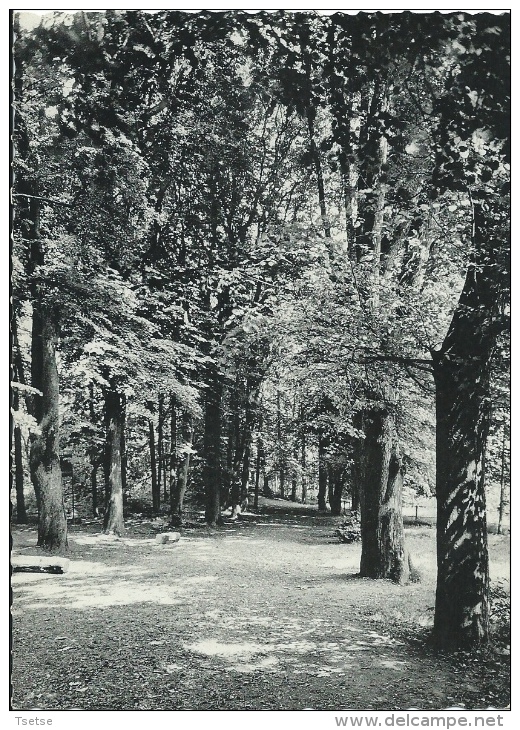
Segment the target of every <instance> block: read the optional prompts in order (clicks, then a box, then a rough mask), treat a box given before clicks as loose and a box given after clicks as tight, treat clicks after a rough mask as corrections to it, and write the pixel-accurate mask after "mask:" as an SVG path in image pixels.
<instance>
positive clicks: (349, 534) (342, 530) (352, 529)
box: [336, 512, 361, 543]
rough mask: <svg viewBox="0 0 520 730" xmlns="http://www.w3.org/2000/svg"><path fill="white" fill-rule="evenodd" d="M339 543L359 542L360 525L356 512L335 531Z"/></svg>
mask: <svg viewBox="0 0 520 730" xmlns="http://www.w3.org/2000/svg"><path fill="white" fill-rule="evenodd" d="M336 536H337V537H339V540H340V542H346V543H351V542H359V541H360V540H361V523H360V521H359V515H358V513H357V512H352V514H351V515H350V517H347V518H346V519H345V520H344V522H342V523H341V525H339V527H338V529H337V530H336Z"/></svg>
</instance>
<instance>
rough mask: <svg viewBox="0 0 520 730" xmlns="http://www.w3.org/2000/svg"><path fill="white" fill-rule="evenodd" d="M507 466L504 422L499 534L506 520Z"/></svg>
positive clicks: (504, 425) (504, 426)
mask: <svg viewBox="0 0 520 730" xmlns="http://www.w3.org/2000/svg"><path fill="white" fill-rule="evenodd" d="M505 466H506V424H505V422H504V424H503V426H502V453H501V459H500V501H499V503H498V526H497V534H498V535H501V534H502V523H503V520H504V508H505V506H506V480H505Z"/></svg>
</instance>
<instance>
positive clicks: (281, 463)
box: [276, 390, 285, 499]
mask: <svg viewBox="0 0 520 730" xmlns="http://www.w3.org/2000/svg"><path fill="white" fill-rule="evenodd" d="M276 435H277V439H278V470H279V474H280V497H281V498H282V499H285V444H284V440H283V437H282V411H281V394H280V391H279V390H277V391H276Z"/></svg>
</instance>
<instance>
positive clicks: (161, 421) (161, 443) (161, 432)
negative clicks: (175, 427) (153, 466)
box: [157, 393, 165, 512]
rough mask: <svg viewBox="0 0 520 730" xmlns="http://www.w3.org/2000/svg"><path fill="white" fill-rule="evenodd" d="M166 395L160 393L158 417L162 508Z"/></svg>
mask: <svg viewBox="0 0 520 730" xmlns="http://www.w3.org/2000/svg"><path fill="white" fill-rule="evenodd" d="M164 467H165V464H164V395H163V394H162V393H159V415H158V419H157V489H158V492H159V507H158V509H157V512H160V510H161V487H162V483H163V474H164Z"/></svg>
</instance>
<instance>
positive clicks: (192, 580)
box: [12, 501, 509, 710]
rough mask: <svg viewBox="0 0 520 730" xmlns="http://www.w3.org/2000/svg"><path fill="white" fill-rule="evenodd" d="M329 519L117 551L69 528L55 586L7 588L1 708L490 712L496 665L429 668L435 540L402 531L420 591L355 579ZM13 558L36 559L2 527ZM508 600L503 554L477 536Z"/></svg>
mask: <svg viewBox="0 0 520 730" xmlns="http://www.w3.org/2000/svg"><path fill="white" fill-rule="evenodd" d="M337 522H338V518H331V517H330V516H328V517H327V516H319V515H318V513H317V512H316V510H312V509H310V508H302V507H301V506H298V505H293V504H290V503H287V502H282V501H279V502H276V501H273V502H271V503H270V506H264V508H263V511H262V514H260V515H248V516H244V517H243V519H242V520H240V521H236V522H234V523H231V522H230V523H229V524H226V525H225V526H224V528H222V529H221V530H218V531H212V532H209V531H207V530H206V529H204V528H195V527H193V528H192V529H186V530H184V531H183V534H182V537H181V540H180V542H179V543H178V544H165V545H160V544H157V543H156V542H155V540H154V537H155V534H156V533H157V532H158V531H159V530H161V529H164V528H163V527H162V525H159V524H158V523H157V522H152V521H149V522H145V521H144V522H143V521H129V522H128V523H127V526H128V529H127V531H126V532H125V536H124V537H122V538H110V537H106V536H103V535H101V534H99V530H100V525H99V524H92V525H80V526H73V527H71V528H70V534H69V543H70V551H69V554H68V555H69V557H70V558H71V566H70V570H69V572H67V573H66V574H64V575H46V574H28V573H16V574H14V575H13V578H12V586H13V607H12V613H13V631H12V638H13V670H12V685H13V699H12V702H13V707H14V708H15V709H18V710H21V709H33V708H38V709H46V710H62V709H72V708H74V709H85V710H91V709H98V710H133V709H138V710H155V709H157V710H158V709H161V710H187V709H192V710H302V709H306V708H309V709H315V710H341V709H345V710H347V709H350V710H356V709H357V710H361V709H363V710H403V709H407V708H417V709H422V710H432V709H442V708H448V707H459V708H466V709H479V708H488V707H494V708H503V707H506V706H507V705H508V703H509V680H508V665H509V657H508V656H507V653H506V652H499V651H497V650H496V649H491V648H490V649H487V650H483V651H481V652H478V653H473V654H464V653H459V654H456V655H452V656H447V655H438V654H435V653H434V652H432V651H430V650H429V649H428V646H427V644H426V643H425V639H426V637H427V634H428V629H429V627H430V626H431V622H432V616H433V605H434V595H435V542H434V540H435V536H434V529H432V528H428V527H413V528H410V529H408V530H407V538H408V544H409V547H410V550H411V552H412V554H413V556H414V562H415V564H416V566H417V568H418V569H419V570H420V572H421V574H422V581H421V583H414V584H410V585H408V586H403V587H400V586H396V585H394V584H392V583H391V582H389V581H373V580H368V579H361V578H359V577H357V575H356V574H357V572H358V569H359V555H360V548H359V545H358V544H354V545H345V544H341V543H339V542H338V539H337V537H336V536H335V529H336V525H337ZM13 541H14V545H13V553H14V554H16V555H36V554H38V553H39V551H38V549H36V548H35V547H34V545H35V544H36V530H35V529H33V528H27V527H14V531H13ZM490 551H491V570H492V581H493V583H494V584H496V582H497V581H500V582H501V583H502V584H503V585H505V584H507V581H508V578H509V539H508V538H507V537H504V536H496V535H491V536H490Z"/></svg>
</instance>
